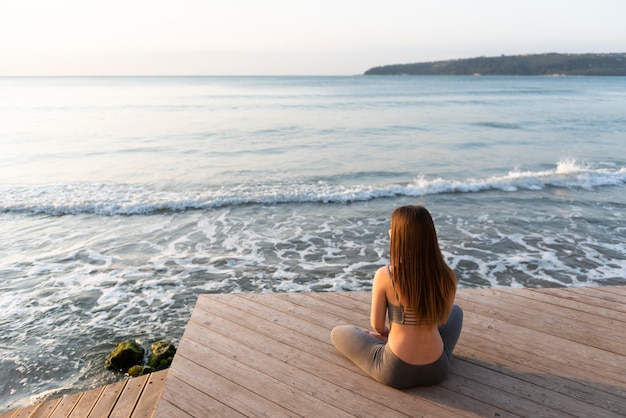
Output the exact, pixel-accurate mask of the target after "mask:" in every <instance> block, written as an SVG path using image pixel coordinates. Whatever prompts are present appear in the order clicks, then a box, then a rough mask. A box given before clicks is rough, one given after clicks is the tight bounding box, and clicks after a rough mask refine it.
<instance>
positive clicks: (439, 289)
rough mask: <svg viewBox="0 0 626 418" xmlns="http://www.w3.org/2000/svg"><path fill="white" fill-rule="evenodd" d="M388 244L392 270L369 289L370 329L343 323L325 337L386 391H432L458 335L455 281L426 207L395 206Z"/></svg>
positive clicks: (386, 269) (459, 315)
mask: <svg viewBox="0 0 626 418" xmlns="http://www.w3.org/2000/svg"><path fill="white" fill-rule="evenodd" d="M389 238H390V245H389V249H390V261H391V262H390V265H389V266H386V267H381V268H380V269H378V271H377V272H376V275H375V276H374V282H373V284H372V307H371V313H370V320H371V325H372V328H373V329H374V331H367V330H362V329H361V328H358V327H355V326H349V325H343V326H338V327H335V328H334V329H333V330H332V332H331V334H330V336H331V339H332V341H333V344H334V345H335V347H336V348H337V350H339V351H340V352H341V353H342V354H343V355H345V356H346V357H348V358H349V359H350V360H352V361H353V362H354V363H355V364H356V365H357V366H359V367H360V368H361V369H362V370H363V371H364V372H365V373H367V374H368V375H369V376H371V377H372V378H374V379H376V380H377V381H379V382H381V383H383V384H385V385H388V386H392V387H395V388H399V389H402V388H409V387H413V386H426V385H434V384H436V383H439V382H441V381H442V380H443V379H444V378H445V377H446V376H447V375H448V372H449V371H450V359H451V357H452V351H453V350H454V346H455V345H456V342H457V340H458V339H459V335H460V334H461V326H462V324H463V311H462V310H461V308H459V307H458V306H457V305H454V304H453V302H454V296H455V294H456V277H455V276H454V272H453V271H452V270H451V269H450V267H448V266H447V265H446V263H445V261H444V259H443V256H442V255H441V250H440V249H439V244H438V242H437V233H436V231H435V225H434V223H433V219H432V217H431V216H430V213H428V211H427V210H426V209H425V208H423V207H421V206H403V207H400V208H397V209H396V210H395V211H394V212H393V213H392V215H391V229H389ZM386 314H388V316H389V323H390V327H389V328H387V327H386V326H385V316H386Z"/></svg>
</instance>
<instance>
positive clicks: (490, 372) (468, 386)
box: [155, 287, 626, 418]
mask: <svg viewBox="0 0 626 418" xmlns="http://www.w3.org/2000/svg"><path fill="white" fill-rule="evenodd" d="M369 300H370V294H369V293H367V292H344V293H299V294H292V293H289V294H268V295H258V294H238V295H233V294H227V295H202V296H200V297H199V299H198V301H197V304H196V307H195V309H194V311H193V314H192V316H191V319H190V321H189V323H188V325H187V327H186V329H185V333H184V336H183V339H182V341H181V343H180V346H179V348H178V351H177V354H176V357H175V359H174V362H173V363H172V366H171V368H170V372H169V375H168V377H167V381H166V383H165V387H164V389H163V393H162V397H161V399H160V400H159V403H158V405H157V410H156V413H155V416H156V417H161V418H170V417H212V416H219V417H225V416H229V417H230V416H270V417H280V416H315V417H340V416H384V417H392V416H486V417H509V416H522V417H541V416H544V417H559V416H580V417H611V416H614V417H618V416H625V415H626V287H587V288H576V289H541V290H531V289H496V290H494V289H467V290H465V289H463V290H460V291H459V293H458V295H457V303H458V304H459V305H460V306H461V307H462V308H463V310H464V311H465V322H464V327H463V332H462V334H461V338H460V340H459V343H458V346H457V349H456V351H455V358H454V359H453V365H452V372H451V375H450V376H449V377H448V379H446V380H445V381H444V383H443V384H441V385H439V386H434V387H427V388H415V389H411V390H406V391H399V390H395V389H392V388H389V387H386V386H383V385H381V384H379V383H377V382H375V381H373V380H372V379H370V378H369V377H367V376H366V375H364V374H363V373H362V372H361V371H360V370H359V369H358V368H357V367H356V366H354V365H353V364H352V363H351V362H349V361H348V360H347V359H346V358H344V357H343V356H341V355H340V354H339V353H338V352H337V351H336V350H335V349H334V347H333V346H332V344H331V342H330V338H329V332H330V329H331V328H332V327H334V326H335V325H338V324H357V325H360V326H363V327H367V326H368V324H369V317H368V314H369Z"/></svg>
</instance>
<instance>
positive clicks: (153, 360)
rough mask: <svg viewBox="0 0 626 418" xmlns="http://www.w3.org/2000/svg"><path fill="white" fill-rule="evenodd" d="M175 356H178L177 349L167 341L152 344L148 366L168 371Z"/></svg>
mask: <svg viewBox="0 0 626 418" xmlns="http://www.w3.org/2000/svg"><path fill="white" fill-rule="evenodd" d="M174 354H176V347H174V345H173V344H170V343H169V342H167V341H158V342H156V343H154V344H152V347H151V348H150V356H149V357H148V366H149V367H152V368H153V369H154V370H163V369H167V368H168V367H170V364H171V363H172V360H173V359H174Z"/></svg>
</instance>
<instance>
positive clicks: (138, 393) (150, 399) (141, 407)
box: [0, 370, 168, 418]
mask: <svg viewBox="0 0 626 418" xmlns="http://www.w3.org/2000/svg"><path fill="white" fill-rule="evenodd" d="M167 373H168V370H163V371H160V372H155V373H151V374H149V375H145V376H141V377H135V378H133V379H127V380H123V381H121V382H117V383H113V384H110V385H107V386H103V387H100V388H96V389H93V390H90V391H87V392H82V393H76V394H73V395H69V396H65V397H63V398H58V399H51V400H48V401H45V402H42V403H40V404H37V405H32V406H29V407H27V408H21V409H16V410H13V411H8V412H5V413H2V414H0V418H26V417H28V418H61V417H72V418H73V417H76V418H83V417H94V418H100V417H119V418H122V417H132V418H148V417H152V416H153V414H154V410H155V408H156V404H157V401H158V400H159V398H160V396H161V391H162V389H163V385H164V384H165V378H166V376H167Z"/></svg>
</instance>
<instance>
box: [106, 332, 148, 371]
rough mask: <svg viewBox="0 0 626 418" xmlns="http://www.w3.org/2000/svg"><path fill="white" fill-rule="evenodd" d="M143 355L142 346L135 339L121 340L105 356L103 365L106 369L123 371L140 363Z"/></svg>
mask: <svg viewBox="0 0 626 418" xmlns="http://www.w3.org/2000/svg"><path fill="white" fill-rule="evenodd" d="M143 356H144V348H143V347H142V346H140V345H139V344H137V342H136V341H131V340H128V341H123V342H121V343H119V344H118V345H117V347H115V350H113V351H112V352H111V354H109V356H108V357H107V359H106V361H105V363H104V367H105V368H106V369H107V370H117V371H123V372H125V371H126V370H128V369H129V368H130V367H132V366H135V365H138V364H141V363H142V361H143Z"/></svg>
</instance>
